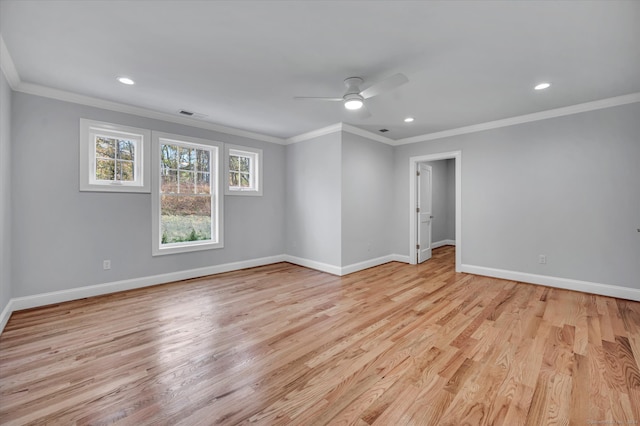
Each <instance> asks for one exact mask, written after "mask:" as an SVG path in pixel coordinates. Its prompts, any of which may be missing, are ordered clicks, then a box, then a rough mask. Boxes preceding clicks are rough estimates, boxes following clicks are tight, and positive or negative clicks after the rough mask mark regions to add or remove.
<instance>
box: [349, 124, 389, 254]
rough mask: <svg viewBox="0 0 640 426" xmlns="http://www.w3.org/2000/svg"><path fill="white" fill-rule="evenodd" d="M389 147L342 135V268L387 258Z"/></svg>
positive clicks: (352, 135) (355, 136) (369, 140)
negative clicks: (382, 257)
mask: <svg viewBox="0 0 640 426" xmlns="http://www.w3.org/2000/svg"><path fill="white" fill-rule="evenodd" d="M393 176H394V171H393V147H391V146H389V145H386V144H382V143H380V142H376V141H373V140H371V139H366V138H363V137H362V136H357V135H354V134H351V133H346V132H342V265H343V266H346V265H350V264H353V263H358V262H362V261H365V260H369V259H375V258H377V257H381V256H386V255H388V254H391V252H390V251H389V246H390V244H389V242H390V238H391V230H392V226H391V221H392V216H391V215H392V203H391V202H390V200H391V199H392V198H393Z"/></svg>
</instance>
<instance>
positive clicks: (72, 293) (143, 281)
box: [0, 240, 640, 333]
mask: <svg viewBox="0 0 640 426" xmlns="http://www.w3.org/2000/svg"><path fill="white" fill-rule="evenodd" d="M445 241H447V244H450V243H449V241H450V240H445ZM394 261H395V262H403V263H410V262H409V256H405V255H400V254H389V255H387V256H381V257H378V258H375V259H369V260H365V261H363V262H358V263H354V264H351V265H347V266H344V267H340V266H335V265H330V264H327V263H322V262H316V261H314V260H310V259H304V258H300V257H296V256H290V255H286V254H282V255H277V256H269V257H262V258H258V259H250V260H243V261H239V262H231V263H225V264H222V265H214V266H207V267H204V268H196V269H189V270H186V271H177V272H170V273H167V274H159V275H152V276H148V277H141V278H134V279H130V280H122V281H114V282H110V283H104V284H97V285H92V286H87V287H77V288H72V289H68V290H61V291H54V292H50V293H42V294H36V295H33V296H25V297H15V298H12V299H11V300H9V303H7V306H5V308H4V309H3V310H2V313H1V314H0V333H2V330H4V327H5V326H6V325H7V322H8V321H9V318H10V317H11V314H12V313H13V312H14V311H19V310H22V309H30V308H36V307H39V306H46V305H51V304H54V303H62V302H68V301H71V300H77V299H83V298H85V297H92V296H100V295H103V294H109V293H115V292H118V291H124V290H133V289H136V288H142V287H148V286H152V285H158V284H164V283H168V282H173V281H180V280H186V279H191V278H198V277H203V276H207V275H214V274H220V273H223V272H230V271H236V270H239V269H246V268H253V267H256V266H263V265H270V264H272V263H278V262H290V263H293V264H296V265H300V266H304V267H306V268H311V269H316V270H319V271H322V272H327V273H329V274H333V275H338V276H342V275H347V274H351V273H353V272H357V271H361V270H363V269H367V268H371V267H374V266H378V265H382V264H384V263H388V262H394ZM461 272H466V273H470V274H476V275H484V276H488V277H494V278H503V279H507V280H512V281H520V282H525V283H530V284H541V285H546V286H549V287H556V288H562V289H566V290H575V291H581V292H585V293H593V294H599V295H603V296H611V297H618V298H621V299H629V300H636V301H640V289H634V288H628V287H620V286H614V285H609V284H599V283H593V282H588V281H578V280H572V279H568V278H558V277H551V276H547V275H536V274H529V273H525V272H516V271H509V270H504V269H495V268H487V267H484V266H474V265H464V264H463V265H462V267H461Z"/></svg>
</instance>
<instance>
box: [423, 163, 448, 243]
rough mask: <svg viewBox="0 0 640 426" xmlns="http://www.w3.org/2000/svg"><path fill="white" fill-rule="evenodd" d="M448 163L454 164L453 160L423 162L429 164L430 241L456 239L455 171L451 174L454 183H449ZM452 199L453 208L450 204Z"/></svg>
mask: <svg viewBox="0 0 640 426" xmlns="http://www.w3.org/2000/svg"><path fill="white" fill-rule="evenodd" d="M450 163H452V164H455V163H454V160H439V161H425V162H424V164H426V165H428V166H431V182H432V184H431V194H432V195H431V205H432V211H433V213H432V214H433V220H432V221H431V242H433V243H437V242H440V241H443V240H455V239H456V233H455V214H456V212H455V173H454V174H453V179H454V183H453V184H451V182H450V181H449V180H450V179H451V178H452V176H451V173H450V172H449V168H450V167H449V164H450ZM454 171H455V169H454ZM451 192H453V193H451ZM452 199H453V208H452V204H451V200H452ZM452 217H453V220H452ZM451 223H453V226H454V228H453V229H451V227H450V225H451ZM452 231H453V232H452Z"/></svg>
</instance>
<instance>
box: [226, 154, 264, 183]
mask: <svg viewBox="0 0 640 426" xmlns="http://www.w3.org/2000/svg"><path fill="white" fill-rule="evenodd" d="M225 169H226V170H225V177H226V180H227V183H226V185H225V194H226V195H262V150H261V149H257V148H249V147H244V146H235V145H227V146H226V161H225Z"/></svg>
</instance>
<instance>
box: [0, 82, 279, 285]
mask: <svg viewBox="0 0 640 426" xmlns="http://www.w3.org/2000/svg"><path fill="white" fill-rule="evenodd" d="M81 117H83V118H88V119H92V120H100V121H107V122H113V123H117V124H121V125H126V126H135V127H141V128H147V129H152V130H159V131H164V132H169V133H175V134H180V135H186V136H192V137H199V138H205V139H212V140H216V141H220V142H225V143H231V144H236V145H245V146H251V147H258V148H261V149H262V150H263V153H264V157H263V164H264V196H262V197H242V196H227V197H225V203H224V210H225V217H224V219H225V220H224V224H225V247H224V248H223V249H217V250H206V251H200V252H192V253H181V254H176V255H166V256H157V257H152V256H151V195H150V194H132V193H113V194H112V193H92V192H80V191H79V190H78V187H79V184H78V179H79V177H78V161H79V159H78V144H79V141H78V138H79V121H80V118H81ZM11 118H12V153H11V158H12V164H14V165H16V164H20V165H21V166H20V167H13V169H12V183H13V189H12V196H13V200H12V201H13V202H12V208H13V231H14V238H13V241H12V243H13V244H12V248H13V258H12V260H13V276H12V279H13V284H12V290H13V297H20V296H28V295H34V294H40V293H45V292H50V291H57V290H64V289H70V288H75V287H82V286H88V285H92V284H98V283H105V282H113V281H118V280H124V279H130V278H138V277H144V276H150V275H156V274H163V273H168V272H174V271H181V270H188V269H192V268H199V267H206V266H211V265H216V264H224V263H228V262H234V261H240V260H246V259H255V258H260V257H264V256H272V255H279V254H282V253H283V251H284V203H285V200H284V190H283V188H284V167H285V153H284V146H280V145H276V144H271V143H265V142H261V141H256V140H252V139H247V138H243V137H237V136H231V135H226V134H222V133H217V132H213V131H209V130H205V129H199V128H194V127H189V126H183V125H179V124H174V123H168V122H163V121H159V120H153V119H148V118H143V117H138V116H134V115H129V114H124V113H118V112H113V111H107V110H102V109H98V108H92V107H87V106H82V105H78V104H73V103H67V102H61V101H57V100H53V99H48V98H43V97H38V96H32V95H27V94H23V93H17V92H16V93H14V94H13V99H12V117H11ZM3 127H4V126H3ZM103 259H111V270H109V271H103V270H102V260H103Z"/></svg>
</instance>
